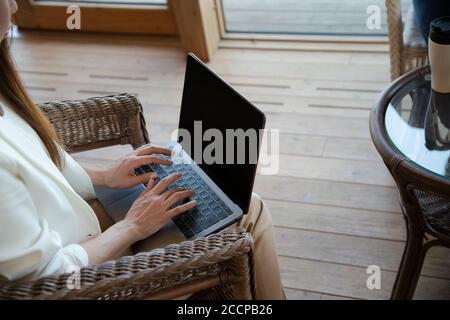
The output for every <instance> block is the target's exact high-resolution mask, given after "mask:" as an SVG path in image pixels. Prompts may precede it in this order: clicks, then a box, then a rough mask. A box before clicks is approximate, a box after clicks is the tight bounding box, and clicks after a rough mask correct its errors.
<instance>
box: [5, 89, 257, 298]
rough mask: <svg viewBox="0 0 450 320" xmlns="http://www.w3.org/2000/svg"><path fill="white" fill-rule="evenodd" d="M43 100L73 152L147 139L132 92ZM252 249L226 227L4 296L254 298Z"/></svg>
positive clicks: (13, 288)
mask: <svg viewBox="0 0 450 320" xmlns="http://www.w3.org/2000/svg"><path fill="white" fill-rule="evenodd" d="M40 106H41V107H42V109H43V110H44V112H45V113H46V114H47V116H48V117H49V119H50V121H51V122H52V124H53V125H54V127H55V128H56V131H57V133H58V135H59V136H60V138H61V139H62V141H63V142H64V143H65V144H66V145H67V146H68V147H69V149H70V150H71V152H75V151H84V150H90V149H94V148H98V147H103V146H111V145H115V144H131V145H132V146H133V147H134V148H137V147H139V146H141V145H143V144H145V143H148V142H149V137H148V134H147V130H146V126H145V120H144V117H143V112H142V106H141V105H140V103H139V102H138V100H137V99H136V98H135V97H134V96H132V95H129V94H122V95H116V96H108V97H101V98H91V99H87V100H78V101H63V102H57V103H45V104H42V105H40ZM98 206H99V202H98V201H96V207H97V208H98ZM100 206H101V205H100ZM93 207H94V206H93ZM96 213H97V211H96ZM252 248H253V240H252V237H251V235H250V234H249V233H247V232H245V230H244V229H242V228H231V229H226V230H224V231H222V232H220V233H218V234H215V235H211V236H209V237H206V238H198V239H195V240H194V241H186V242H183V243H181V244H176V245H170V246H168V247H166V248H162V249H157V250H152V251H149V252H143V253H138V254H136V255H134V256H126V257H122V258H120V259H118V260H116V261H109V262H106V263H104V264H101V265H90V266H87V267H85V268H82V269H81V270H80V272H79V274H78V275H79V277H78V279H79V280H80V282H79V284H80V286H79V288H78V289H69V286H68V281H72V279H73V278H74V277H73V274H70V273H67V274H62V275H51V276H47V277H43V278H41V279H39V280H36V281H29V282H21V281H16V282H7V281H3V282H0V299H173V298H179V297H185V296H189V297H190V299H252V298H255V291H254V278H253V263H252ZM71 276H72V277H71Z"/></svg>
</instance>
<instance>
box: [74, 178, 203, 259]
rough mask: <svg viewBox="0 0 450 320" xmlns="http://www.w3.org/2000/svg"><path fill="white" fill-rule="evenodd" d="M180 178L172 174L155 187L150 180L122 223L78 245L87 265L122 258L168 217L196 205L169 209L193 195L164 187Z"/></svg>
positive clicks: (190, 191) (154, 231)
mask: <svg viewBox="0 0 450 320" xmlns="http://www.w3.org/2000/svg"><path fill="white" fill-rule="evenodd" d="M180 178H181V174H179V173H174V174H172V175H170V176H168V177H166V178H164V179H162V180H161V181H160V182H159V183H158V184H156V182H155V180H154V179H153V178H150V180H149V181H148V186H147V188H146V189H145V190H144V191H143V192H142V193H141V195H140V196H139V197H138V198H137V199H136V201H135V202H134V203H133V205H132V206H131V208H130V210H129V211H128V213H127V215H126V217H125V219H124V220H122V221H120V222H118V223H116V224H115V225H113V226H112V227H110V228H109V229H108V230H106V231H105V232H103V233H102V234H100V235H99V236H97V237H96V238H94V239H91V240H88V241H86V242H84V243H82V244H81V246H82V247H83V248H84V249H85V251H86V252H87V254H88V256H89V263H90V264H92V263H93V264H98V263H102V262H105V261H108V260H111V259H115V258H117V257H118V256H120V255H121V253H123V252H124V251H125V250H126V249H127V248H129V247H130V246H131V245H132V244H133V243H135V242H137V241H139V240H143V239H145V238H147V237H149V236H151V235H152V234H154V233H156V232H157V231H158V230H160V229H161V228H162V227H163V226H164V225H165V224H166V223H167V222H168V221H169V220H170V219H171V218H173V217H174V216H176V215H178V214H180V213H182V212H185V211H187V210H189V209H191V208H193V207H195V206H196V205H197V203H196V201H195V200H192V201H189V202H187V203H185V204H183V205H180V206H178V207H175V208H172V206H173V205H174V204H175V203H177V202H178V201H181V200H183V199H186V198H188V197H190V196H192V195H193V194H194V192H193V191H192V190H187V189H183V188H174V189H170V190H167V187H168V186H170V185H171V184H172V183H174V182H175V181H176V180H178V179H180Z"/></svg>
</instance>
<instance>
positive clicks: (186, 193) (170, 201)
mask: <svg viewBox="0 0 450 320" xmlns="http://www.w3.org/2000/svg"><path fill="white" fill-rule="evenodd" d="M194 193H195V192H194V191H192V190H182V191H177V192H174V193H173V194H172V195H171V196H170V197H168V198H167V200H166V203H167V206H168V207H170V206H172V205H174V204H175V203H177V202H178V201H181V200H183V199H186V198H189V197H190V196H192V195H194Z"/></svg>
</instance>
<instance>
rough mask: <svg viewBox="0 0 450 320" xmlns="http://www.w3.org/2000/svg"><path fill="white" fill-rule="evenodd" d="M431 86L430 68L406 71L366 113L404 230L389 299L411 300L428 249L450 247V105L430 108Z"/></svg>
mask: <svg viewBox="0 0 450 320" xmlns="http://www.w3.org/2000/svg"><path fill="white" fill-rule="evenodd" d="M430 87H431V78H430V67H429V66H424V67H421V68H418V69H415V70H414V71H411V72H408V73H407V74H405V75H403V76H401V77H400V78H398V79H397V80H395V81H394V82H392V83H391V84H389V86H387V87H386V88H385V90H384V91H383V93H382V94H381V95H380V96H379V97H378V100H377V102H376V104H375V108H374V109H373V110H372V113H371V115H370V133H371V136H372V141H373V143H374V145H375V147H376V149H377V151H378V153H379V154H380V156H381V158H382V159H383V162H384V163H385V165H386V167H387V168H388V170H389V172H390V173H391V174H392V177H393V178H394V180H395V182H396V186H397V189H398V191H399V200H400V207H401V211H402V213H403V215H404V216H405V224H406V232H407V236H406V245H405V247H404V251H403V257H402V260H401V262H400V266H399V269H398V273H397V276H396V279H395V282H394V286H393V288H392V295H391V298H392V299H411V298H413V296H414V291H415V289H416V286H417V283H418V279H419V276H420V273H421V270H422V265H423V262H424V259H425V256H426V254H427V252H428V250H429V249H430V248H431V247H434V246H444V247H448V248H450V168H449V157H450V140H449V128H450V105H449V106H442V107H441V108H439V109H437V107H429V104H430V103H429V102H430V93H431V88H430ZM448 294H449V297H450V291H449V293H448Z"/></svg>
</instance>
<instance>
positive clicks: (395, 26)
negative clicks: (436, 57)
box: [386, 0, 428, 80]
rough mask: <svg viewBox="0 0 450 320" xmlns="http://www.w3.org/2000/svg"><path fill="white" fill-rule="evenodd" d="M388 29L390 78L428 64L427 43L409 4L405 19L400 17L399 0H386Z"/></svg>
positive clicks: (393, 78) (395, 77)
mask: <svg viewBox="0 0 450 320" xmlns="http://www.w3.org/2000/svg"><path fill="white" fill-rule="evenodd" d="M386 8H387V24H388V31H389V56H390V61H391V80H395V79H397V78H398V77H400V76H401V75H403V74H405V73H406V72H408V71H410V70H412V69H415V68H418V67H421V66H424V65H426V64H428V50H427V44H426V43H425V41H424V40H423V38H422V35H421V34H420V31H419V29H418V27H417V25H416V22H415V19H414V9H413V7H412V6H411V7H410V8H409V12H408V15H407V19H406V21H404V20H403V18H402V6H401V0H386Z"/></svg>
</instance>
